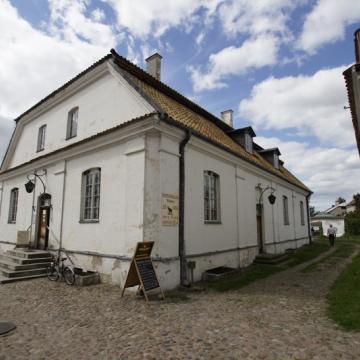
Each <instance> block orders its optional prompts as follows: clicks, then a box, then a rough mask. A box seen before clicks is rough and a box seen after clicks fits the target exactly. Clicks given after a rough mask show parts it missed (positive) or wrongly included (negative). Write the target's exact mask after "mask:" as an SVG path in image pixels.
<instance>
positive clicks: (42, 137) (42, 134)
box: [37, 125, 46, 151]
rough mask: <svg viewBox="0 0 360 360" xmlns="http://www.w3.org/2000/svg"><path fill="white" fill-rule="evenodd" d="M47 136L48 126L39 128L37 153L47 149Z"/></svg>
mask: <svg viewBox="0 0 360 360" xmlns="http://www.w3.org/2000/svg"><path fill="white" fill-rule="evenodd" d="M45 134H46V125H43V126H41V127H40V128H39V133H38V141H37V151H42V150H44V149H45Z"/></svg>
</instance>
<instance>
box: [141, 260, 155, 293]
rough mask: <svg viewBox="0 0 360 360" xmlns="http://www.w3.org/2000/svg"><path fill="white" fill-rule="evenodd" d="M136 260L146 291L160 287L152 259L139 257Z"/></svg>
mask: <svg viewBox="0 0 360 360" xmlns="http://www.w3.org/2000/svg"><path fill="white" fill-rule="evenodd" d="M135 261H136V267H137V268H138V270H139V275H140V278H141V280H142V283H143V285H144V289H145V291H150V290H152V289H156V288H158V287H160V285H159V282H158V279H157V277H156V273H155V269H154V266H153V263H152V262H151V259H150V258H147V259H146V258H145V259H137V260H135Z"/></svg>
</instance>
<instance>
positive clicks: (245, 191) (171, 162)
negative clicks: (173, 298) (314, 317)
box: [0, 61, 309, 288]
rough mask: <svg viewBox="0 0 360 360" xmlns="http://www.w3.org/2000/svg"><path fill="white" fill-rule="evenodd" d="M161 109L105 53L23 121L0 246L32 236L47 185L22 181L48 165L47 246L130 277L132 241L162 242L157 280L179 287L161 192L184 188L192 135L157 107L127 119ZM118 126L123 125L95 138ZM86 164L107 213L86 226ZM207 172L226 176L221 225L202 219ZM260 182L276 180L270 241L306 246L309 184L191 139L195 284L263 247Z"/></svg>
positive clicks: (189, 205) (2, 204)
mask: <svg viewBox="0 0 360 360" xmlns="http://www.w3.org/2000/svg"><path fill="white" fill-rule="evenodd" d="M75 106H77V107H79V125H78V135H77V137H76V138H73V139H71V140H65V137H66V123H67V114H68V112H69V111H70V110H71V109H72V108H74V107H75ZM154 111H155V109H154V108H153V106H152V105H151V104H150V103H149V102H147V101H146V100H145V98H143V97H142V96H141V95H140V94H139V93H138V92H137V91H136V90H135V89H134V88H133V87H131V86H130V85H129V83H128V82H127V81H126V80H124V79H123V78H122V77H121V76H120V75H119V73H118V72H115V71H114V69H113V65H112V64H111V61H107V62H105V63H103V64H101V65H100V66H99V67H97V68H95V70H93V71H92V72H90V73H88V74H86V75H84V76H83V77H82V78H80V79H79V80H78V81H76V82H74V83H72V84H71V85H70V86H69V87H68V88H67V89H66V90H65V91H63V92H61V93H60V94H58V95H56V96H54V97H53V98H51V99H50V100H49V101H48V102H46V103H45V104H43V105H40V107H39V108H37V109H35V110H34V111H32V112H30V113H29V114H27V115H25V116H24V117H23V118H21V119H20V120H19V122H18V125H17V128H16V130H15V134H14V137H13V141H12V143H11V145H10V147H9V151H8V154H7V156H6V158H5V161H4V163H3V167H2V172H1V173H0V251H3V250H6V249H10V248H13V247H14V245H15V243H16V237H17V231H23V230H29V231H30V232H31V238H32V241H34V239H35V237H36V228H37V211H38V209H37V199H38V196H39V195H40V193H41V192H42V191H43V188H42V185H41V183H40V182H39V181H38V180H37V181H36V187H35V191H34V193H32V194H28V193H26V191H25V188H24V184H25V182H26V181H27V175H29V174H32V173H33V172H34V171H36V170H37V171H40V170H46V175H45V176H44V177H43V180H44V182H45V185H46V192H47V193H49V194H50V195H51V204H52V208H51V212H50V221H49V229H50V233H49V249H58V248H59V246H60V244H61V247H62V248H63V249H65V250H66V251H67V253H68V255H69V256H70V258H71V259H72V261H73V262H74V263H75V264H76V265H77V266H79V267H82V268H85V269H87V270H93V271H94V270H95V271H99V272H100V274H101V276H102V279H103V280H104V281H107V282H110V283H113V284H117V285H123V284H124V280H125V277H126V273H127V271H128V268H129V264H130V260H131V257H132V255H133V252H134V249H135V246H136V243H137V242H139V241H155V247H154V250H153V254H152V255H153V259H154V264H155V266H156V268H157V272H158V275H159V279H160V283H161V285H162V286H163V287H164V288H173V287H175V286H177V285H179V281H180V266H179V225H178V224H174V225H171V226H169V225H164V224H163V222H162V218H161V201H162V195H163V194H174V195H177V196H178V195H179V159H180V154H179V144H180V142H181V141H182V140H183V138H184V135H185V132H184V130H182V129H180V128H177V127H174V126H171V125H170V124H168V123H166V122H164V121H162V120H161V118H160V117H159V116H158V115H157V114H154V115H151V116H148V117H145V118H143V119H141V120H140V121H133V122H129V123H128V124H124V123H126V122H127V121H129V120H131V119H133V118H137V117H139V116H142V115H146V114H149V113H152V112H154ZM43 124H46V125H47V132H46V141H45V149H44V151H42V152H41V153H37V152H36V139H37V132H38V129H39V127H40V126H41V125H43ZM119 124H124V126H121V127H118V128H116V129H114V130H112V131H108V132H107V133H104V134H102V135H101V136H100V135H98V136H95V137H93V138H92V139H89V137H91V136H94V135H96V134H97V133H99V132H101V131H104V130H106V129H110V128H113V127H114V126H117V125H119ZM84 139H87V141H83V142H81V143H79V144H77V145H74V146H72V147H71V146H70V147H67V146H68V145H69V144H71V143H76V142H79V141H81V140H84ZM60 148H64V149H63V150H62V151H57V152H55V153H53V152H54V151H55V150H58V149H60ZM45 154H48V156H42V155H45ZM39 156H41V157H40V158H39V159H38V160H33V159H34V158H36V157H39ZM31 160H33V161H31ZM28 161H31V162H30V163H26V162H28ZM91 168H101V198H100V217H99V221H98V222H94V223H83V222H81V217H80V213H81V196H82V195H81V181H82V174H83V172H84V171H86V170H88V169H91ZM11 169H12V170H11ZM204 171H213V172H215V173H216V174H218V176H219V181H220V197H219V199H220V211H221V222H220V223H216V224H207V223H205V222H204V183H203V181H204V180H203V178H204ZM259 184H260V185H261V188H262V189H265V187H266V186H271V187H272V188H274V189H275V193H274V194H275V195H276V197H277V200H276V202H275V204H274V205H273V206H272V205H270V204H269V202H268V201H267V195H269V192H265V194H264V197H263V201H262V203H263V225H262V229H263V234H264V249H265V250H266V251H267V252H270V253H279V252H283V251H285V250H286V249H288V248H297V247H300V246H302V245H303V244H306V243H308V242H309V232H308V216H307V213H306V196H307V195H308V193H307V192H306V191H305V190H303V189H302V188H299V187H297V186H295V185H292V184H291V183H289V182H287V181H285V180H283V179H281V178H279V177H277V176H275V175H273V174H271V173H269V172H267V171H265V170H262V169H260V168H258V167H256V166H254V165H252V164H250V163H248V162H246V161H245V160H242V159H240V158H239V157H236V156H235V155H232V154H230V153H229V152H227V151H225V150H223V149H220V148H219V147H217V146H215V145H213V144H210V143H209V142H205V141H204V140H202V139H200V138H198V137H196V136H192V137H191V138H190V141H189V143H188V144H187V145H186V147H185V198H184V201H185V207H184V212H185V219H184V230H185V233H184V241H185V256H186V260H187V261H190V260H191V261H195V262H196V268H195V270H194V280H200V279H201V276H202V274H203V272H204V271H205V270H207V269H209V268H214V267H217V266H230V267H244V266H247V265H249V264H250V263H251V262H252V261H253V259H254V257H255V256H256V255H257V254H258V240H257V223H256V204H257V203H258V202H259V194H260V192H259V189H258V185H259ZM15 187H16V188H18V189H19V198H18V211H17V217H16V223H11V224H9V223H8V212H9V202H10V192H11V190H12V189H13V188H15ZM282 196H286V197H287V198H288V201H289V225H284V221H283V207H282V201H281V199H282ZM300 201H302V202H303V204H304V211H305V222H304V224H301V215H300ZM32 209H33V210H32Z"/></svg>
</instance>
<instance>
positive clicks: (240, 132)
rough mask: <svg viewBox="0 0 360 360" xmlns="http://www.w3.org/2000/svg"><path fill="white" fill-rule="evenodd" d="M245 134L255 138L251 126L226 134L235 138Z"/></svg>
mask: <svg viewBox="0 0 360 360" xmlns="http://www.w3.org/2000/svg"><path fill="white" fill-rule="evenodd" d="M246 132H248V133H250V135H251V136H252V137H255V136H256V134H255V131H254V130H253V128H252V127H251V126H246V127H243V128H239V129H235V130H231V131H229V132H228V134H229V135H230V136H236V135H240V134H243V133H246Z"/></svg>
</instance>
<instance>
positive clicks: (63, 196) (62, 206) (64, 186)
mask: <svg viewBox="0 0 360 360" xmlns="http://www.w3.org/2000/svg"><path fill="white" fill-rule="evenodd" d="M66 165H67V164H66V160H65V161H64V175H63V188H62V199H61V218H60V234H59V237H60V239H59V250H58V255H59V256H60V253H61V250H62V239H63V223H64V203H65V190H66V173H67V169H66Z"/></svg>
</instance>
